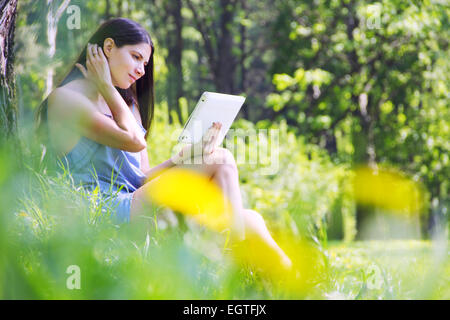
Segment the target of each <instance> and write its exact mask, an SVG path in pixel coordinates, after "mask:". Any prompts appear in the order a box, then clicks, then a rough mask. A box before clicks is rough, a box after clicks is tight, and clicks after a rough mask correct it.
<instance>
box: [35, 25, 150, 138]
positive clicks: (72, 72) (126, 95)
mask: <svg viewBox="0 0 450 320" xmlns="http://www.w3.org/2000/svg"><path fill="white" fill-rule="evenodd" d="M106 38H112V39H113V40H114V43H115V45H116V46H117V47H119V48H120V47H123V46H125V45H133V44H139V43H147V44H149V45H150V47H151V48H152V50H151V55H150V59H149V62H148V64H147V65H146V66H145V67H144V69H145V74H144V75H143V76H142V77H141V78H139V79H138V80H137V81H136V82H135V84H134V85H135V88H136V92H133V90H132V86H130V87H129V88H128V89H121V88H117V90H118V91H119V93H120V94H121V96H122V98H123V99H124V100H125V102H126V103H127V105H128V106H130V105H131V104H132V103H135V104H137V105H138V107H139V113H140V115H141V119H142V126H143V127H144V128H145V129H146V130H147V134H146V136H145V137H146V138H147V136H148V134H149V132H150V126H151V124H152V121H153V114H154V108H155V86H154V75H153V72H154V63H153V57H154V53H155V47H154V45H153V41H152V39H151V37H150V35H149V34H148V32H147V31H146V30H145V29H144V28H143V27H142V26H141V25H140V24H138V23H137V22H135V21H133V20H130V19H126V18H114V19H109V20H107V21H105V22H104V23H103V24H102V25H101V26H100V27H99V28H98V29H97V31H96V32H95V33H94V34H93V35H92V36H91V38H90V39H89V41H88V43H91V44H97V45H98V46H99V47H101V48H103V43H104V41H105V39H106ZM86 50H87V44H86V46H85V47H84V48H83V51H82V52H81V54H80V56H79V57H78V59H77V60H76V61H75V62H74V63H73V65H72V67H71V68H70V69H69V72H68V73H67V75H66V76H65V77H64V78H63V80H62V81H61V82H60V83H59V85H58V86H57V87H60V86H63V85H65V84H66V83H68V82H71V81H73V80H75V79H79V78H84V76H83V74H82V73H81V71H80V70H79V69H78V68H77V67H75V64H76V63H79V64H81V65H83V66H85V67H86ZM36 125H37V130H38V133H39V134H40V136H41V138H42V139H44V141H46V142H48V127H47V98H46V99H45V100H44V101H43V102H42V103H41V105H40V106H39V108H38V109H37V112H36Z"/></svg>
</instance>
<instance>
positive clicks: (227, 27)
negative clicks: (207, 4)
mask: <svg viewBox="0 0 450 320" xmlns="http://www.w3.org/2000/svg"><path fill="white" fill-rule="evenodd" d="M186 4H187V5H188V7H189V9H191V11H192V14H193V19H194V22H195V24H196V26H197V29H198V31H199V32H200V33H201V35H202V39H203V43H204V47H205V52H206V55H207V56H208V61H209V65H210V68H211V74H212V76H213V82H214V85H215V87H216V90H217V91H219V92H222V93H235V89H236V88H235V86H234V80H235V73H236V65H237V62H236V58H235V57H234V55H233V50H232V49H233V46H234V44H233V34H232V32H231V31H232V30H231V26H232V22H233V18H234V16H235V14H236V9H237V1H232V0H220V1H219V9H218V10H219V11H220V16H219V21H220V22H219V28H218V30H216V29H217V28H216V27H215V24H214V22H212V23H211V22H207V20H206V19H205V18H202V16H201V15H200V14H199V12H200V10H199V9H198V8H196V6H195V5H194V4H193V3H192V1H190V0H186ZM208 14H210V13H208Z"/></svg>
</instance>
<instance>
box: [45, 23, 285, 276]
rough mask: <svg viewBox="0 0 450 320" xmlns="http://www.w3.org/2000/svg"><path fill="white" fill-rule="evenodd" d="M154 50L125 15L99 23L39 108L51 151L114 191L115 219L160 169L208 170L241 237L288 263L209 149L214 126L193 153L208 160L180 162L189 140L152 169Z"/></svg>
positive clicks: (226, 157) (125, 217) (134, 212)
mask: <svg viewBox="0 0 450 320" xmlns="http://www.w3.org/2000/svg"><path fill="white" fill-rule="evenodd" d="M154 53H155V47H154V45H153V42H152V40H151V37H150V35H149V34H148V33H147V31H146V30H144V29H143V28H142V27H141V26H140V25H139V24H138V23H136V22H134V21H132V20H129V19H124V18H116V19H111V20H108V21H106V22H105V23H103V24H102V25H101V26H100V27H99V29H98V30H97V31H96V32H95V34H94V35H93V36H92V37H91V38H90V40H89V42H88V44H87V46H86V47H85V48H84V50H83V52H82V53H81V55H80V56H79V58H78V59H77V61H76V63H75V65H74V66H73V67H72V68H71V70H70V71H69V74H68V75H67V76H66V77H65V78H64V80H63V81H62V83H61V84H60V85H59V86H58V87H57V88H56V89H55V90H53V92H51V94H50V95H49V96H48V98H47V99H46V100H45V101H44V103H43V104H42V105H41V107H40V110H39V112H38V119H39V125H40V127H41V128H43V127H45V128H46V132H47V133H48V140H47V141H48V144H49V145H50V146H51V149H52V150H53V153H55V154H56V156H57V157H58V158H59V159H62V160H63V163H64V165H65V166H66V167H67V168H68V170H69V171H70V173H71V174H72V176H73V178H74V180H75V182H76V183H81V184H82V185H83V186H84V187H85V188H88V189H91V190H92V189H93V188H95V187H96V186H99V187H100V191H101V192H103V193H104V194H113V193H114V194H115V195H114V197H113V200H114V202H115V204H116V209H115V218H116V219H117V220H119V221H121V222H129V221H131V223H132V222H133V221H134V220H136V217H137V216H138V215H140V214H142V213H143V212H145V209H146V207H148V204H149V200H148V197H147V192H146V189H147V188H149V187H150V186H152V185H153V186H154V184H157V183H158V180H159V179H158V176H160V175H161V174H164V171H166V170H170V169H171V168H178V167H184V168H186V167H189V168H191V169H193V170H196V171H198V172H201V173H202V174H206V175H207V176H208V177H210V178H211V179H212V180H213V181H215V183H217V184H218V185H219V187H220V188H221V189H222V191H223V193H224V195H225V196H226V197H228V199H229V201H230V202H231V204H232V207H233V208H232V209H233V214H234V216H235V217H242V219H241V220H242V222H243V224H242V225H243V231H244V232H245V237H256V238H258V239H259V240H261V241H262V242H263V243H264V244H265V245H267V248H268V249H269V250H272V252H274V253H275V254H276V255H277V256H278V257H279V259H280V262H281V263H282V265H284V266H286V267H287V268H289V267H290V265H291V261H290V260H289V258H288V257H287V256H286V255H285V253H284V252H283V251H282V250H281V248H280V247H279V246H278V245H277V244H276V242H275V241H274V240H273V238H272V237H271V235H270V233H269V231H268V229H267V227H266V226H265V223H264V220H263V219H262V217H261V215H260V214H259V213H257V212H255V211H253V210H248V209H245V208H244V207H243V205H242V197H241V192H240V189H239V179H238V171H237V167H236V163H235V160H234V157H233V155H232V154H231V153H230V152H229V151H228V150H227V149H224V148H214V147H213V146H214V143H215V141H216V139H217V136H218V132H219V130H220V124H218V123H215V124H213V126H212V127H211V128H209V130H208V131H207V133H206V134H205V136H204V137H203V139H202V140H203V143H202V146H201V147H200V150H201V152H200V153H199V154H193V156H194V157H197V156H198V157H203V158H205V157H208V159H209V161H202V164H195V165H194V164H192V165H187V164H183V162H184V161H185V160H187V158H188V157H189V156H190V154H191V153H190V151H191V148H192V146H186V147H185V148H184V149H183V150H181V151H180V152H179V153H178V154H176V155H175V156H174V157H172V158H171V159H168V160H166V161H165V162H163V163H161V164H159V165H157V166H156V167H154V168H150V166H149V161H148V154H147V144H146V138H147V134H148V132H149V129H150V125H151V122H152V119H153V111H154V80H153V66H154V63H153V57H154ZM192 149H193V150H198V149H199V148H192ZM211 160H214V161H211ZM192 163H198V162H196V161H193V162H192ZM211 163H212V164H211ZM112 174H113V177H112ZM146 181H147V182H146ZM235 220H239V219H237V218H236V219H235Z"/></svg>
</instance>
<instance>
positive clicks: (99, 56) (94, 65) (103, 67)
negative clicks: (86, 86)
mask: <svg viewBox="0 0 450 320" xmlns="http://www.w3.org/2000/svg"><path fill="white" fill-rule="evenodd" d="M75 66H76V67H77V68H78V69H79V70H80V71H81V73H82V74H83V75H84V77H85V78H86V79H87V80H89V81H92V82H93V83H94V84H95V85H96V86H97V88H98V89H99V90H101V89H102V88H105V87H107V86H111V85H112V79H111V71H110V69H109V64H108V60H107V59H106V56H105V54H104V53H103V50H102V48H100V47H99V46H98V45H96V44H90V43H88V45H87V48H86V67H87V69H86V68H85V67H84V66H83V65H81V64H79V63H76V64H75Z"/></svg>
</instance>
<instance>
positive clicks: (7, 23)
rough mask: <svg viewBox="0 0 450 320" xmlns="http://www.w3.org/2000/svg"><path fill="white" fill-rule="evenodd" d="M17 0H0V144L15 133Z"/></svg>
mask: <svg viewBox="0 0 450 320" xmlns="http://www.w3.org/2000/svg"><path fill="white" fill-rule="evenodd" d="M16 11H17V0H0V130H1V132H0V145H1V144H3V143H4V142H5V141H6V140H7V139H8V138H10V137H14V136H16V134H17V106H16V103H15V81H14V69H13V62H14V52H13V49H14V30H15V20H16Z"/></svg>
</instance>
